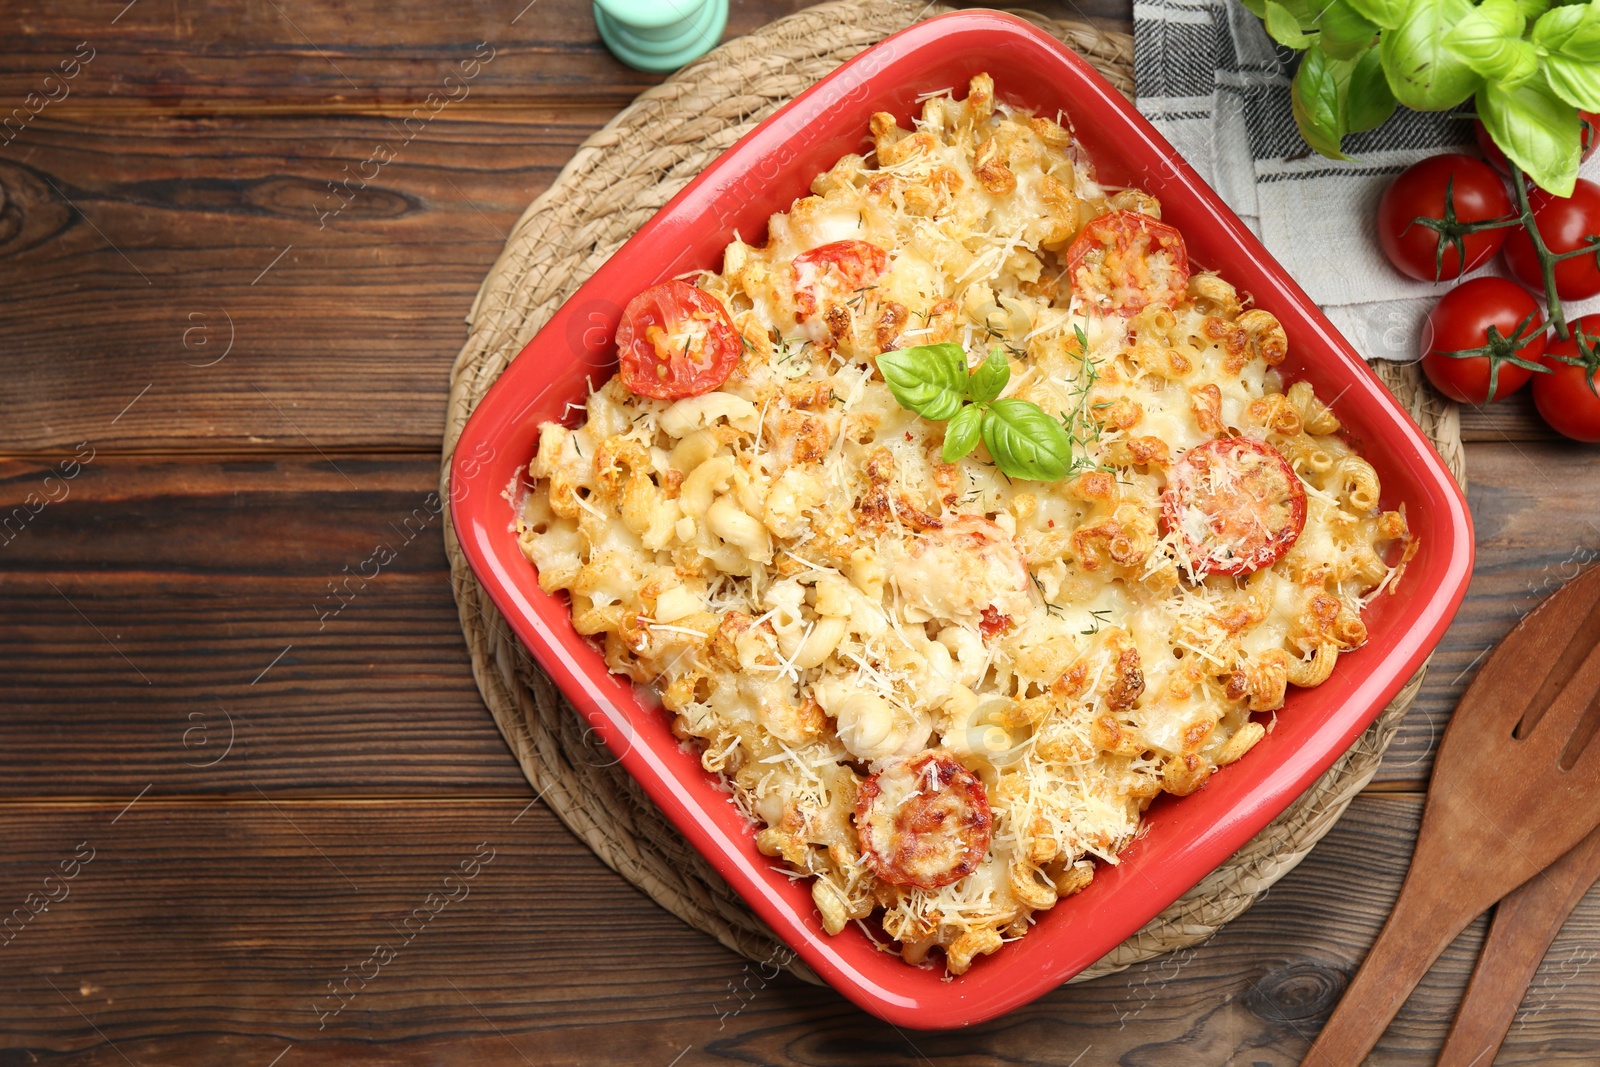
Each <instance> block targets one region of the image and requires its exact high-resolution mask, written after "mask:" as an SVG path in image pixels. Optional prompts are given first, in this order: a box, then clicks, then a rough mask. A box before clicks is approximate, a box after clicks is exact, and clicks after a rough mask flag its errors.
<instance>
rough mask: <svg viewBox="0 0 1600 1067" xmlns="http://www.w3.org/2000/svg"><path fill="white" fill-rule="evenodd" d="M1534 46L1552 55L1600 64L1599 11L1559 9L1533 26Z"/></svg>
mask: <svg viewBox="0 0 1600 1067" xmlns="http://www.w3.org/2000/svg"><path fill="white" fill-rule="evenodd" d="M1533 43H1534V44H1535V45H1537V46H1538V47H1540V48H1542V49H1544V50H1545V52H1547V53H1549V54H1550V55H1552V56H1553V55H1558V54H1559V55H1561V56H1563V57H1565V58H1567V59H1576V60H1580V61H1582V62H1588V63H1600V8H1597V7H1595V5H1594V4H1592V3H1589V4H1584V5H1582V6H1581V7H1558V8H1556V9H1555V10H1553V11H1550V12H1548V13H1547V14H1545V15H1544V16H1543V17H1542V18H1540V19H1539V21H1538V22H1536V23H1534V24H1533Z"/></svg>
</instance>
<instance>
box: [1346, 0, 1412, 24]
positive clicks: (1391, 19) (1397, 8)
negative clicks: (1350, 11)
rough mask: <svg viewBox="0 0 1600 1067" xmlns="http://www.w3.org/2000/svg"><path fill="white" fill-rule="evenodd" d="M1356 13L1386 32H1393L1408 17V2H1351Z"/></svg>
mask: <svg viewBox="0 0 1600 1067" xmlns="http://www.w3.org/2000/svg"><path fill="white" fill-rule="evenodd" d="M1349 2H1350V6H1351V7H1353V8H1355V9H1356V13H1357V14H1359V15H1361V16H1362V17H1363V18H1365V19H1367V20H1368V21H1370V22H1373V23H1376V24H1377V25H1378V26H1379V27H1381V28H1383V29H1385V30H1392V29H1394V28H1395V27H1396V26H1398V25H1400V23H1401V21H1402V20H1403V19H1404V18H1405V17H1406V6H1407V2H1406V0H1349Z"/></svg>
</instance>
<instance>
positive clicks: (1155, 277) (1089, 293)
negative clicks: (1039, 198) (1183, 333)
mask: <svg viewBox="0 0 1600 1067" xmlns="http://www.w3.org/2000/svg"><path fill="white" fill-rule="evenodd" d="M1067 277H1068V278H1070V279H1072V288H1073V291H1074V292H1076V293H1077V294H1078V295H1079V296H1081V297H1082V298H1083V300H1084V302H1085V303H1087V304H1088V305H1089V307H1091V308H1094V309H1095V310H1097V311H1102V312H1113V311H1114V312H1116V313H1117V314H1119V315H1135V314H1138V312H1139V310H1140V309H1141V308H1143V307H1144V306H1145V305H1147V304H1176V303H1177V302H1178V301H1179V300H1180V299H1182V297H1183V294H1184V291H1185V290H1186V289H1187V288H1188V287H1189V250H1188V249H1187V248H1186V247H1185V246H1184V243H1183V235H1182V234H1180V233H1179V232H1178V231H1177V230H1175V229H1173V228H1172V227H1171V226H1168V225H1166V224H1165V223H1163V222H1160V221H1158V220H1156V219H1153V218H1151V217H1150V216H1149V215H1142V214H1140V213H1139V212H1137V211H1113V212H1111V213H1110V214H1107V215H1101V216H1100V217H1099V218H1097V219H1092V220H1091V221H1090V222H1089V225H1087V226H1085V227H1084V228H1083V232H1082V233H1080V234H1078V238H1077V240H1075V241H1073V242H1072V246H1071V247H1070V248H1068V249H1067Z"/></svg>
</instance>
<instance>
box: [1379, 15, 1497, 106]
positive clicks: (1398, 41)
mask: <svg viewBox="0 0 1600 1067" xmlns="http://www.w3.org/2000/svg"><path fill="white" fill-rule="evenodd" d="M1471 13H1472V2H1471V0H1411V3H1410V4H1409V5H1408V6H1407V8H1406V12H1405V18H1404V19H1403V20H1402V21H1401V22H1400V24H1399V25H1398V26H1397V27H1395V28H1394V29H1391V30H1390V31H1389V32H1388V33H1386V34H1384V35H1383V41H1382V43H1381V44H1380V45H1379V46H1378V47H1379V48H1380V49H1381V53H1382V56H1383V72H1384V74H1385V75H1387V76H1388V79H1389V88H1390V89H1392V90H1394V96H1395V99H1396V100H1398V101H1400V103H1402V104H1404V105H1405V106H1406V107H1409V108H1411V109H1413V110H1416V111H1444V110H1446V109H1448V108H1452V107H1455V106H1456V105H1457V104H1459V103H1461V101H1463V100H1465V99H1466V98H1467V97H1469V96H1471V95H1472V94H1473V92H1474V91H1475V90H1476V89H1477V88H1478V86H1479V85H1481V84H1483V79H1482V77H1480V76H1479V74H1478V72H1477V71H1475V70H1473V69H1472V68H1471V67H1470V66H1468V65H1467V63H1466V61H1465V60H1464V59H1462V57H1461V56H1460V55H1459V54H1457V53H1456V52H1455V50H1454V49H1452V48H1450V47H1449V46H1447V45H1446V44H1445V43H1444V38H1445V35H1446V34H1447V33H1449V32H1450V30H1451V29H1452V28H1453V27H1455V25H1456V24H1457V23H1459V22H1461V21H1462V20H1463V19H1465V18H1466V17H1467V16H1468V15H1469V14H1471ZM1374 21H1377V20H1374ZM1380 25H1381V23H1380Z"/></svg>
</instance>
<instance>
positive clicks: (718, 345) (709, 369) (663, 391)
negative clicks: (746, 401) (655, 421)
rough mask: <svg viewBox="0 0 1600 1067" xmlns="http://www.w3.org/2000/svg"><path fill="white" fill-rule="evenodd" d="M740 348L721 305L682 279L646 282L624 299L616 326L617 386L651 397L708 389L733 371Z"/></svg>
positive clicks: (673, 396) (669, 397) (670, 397)
mask: <svg viewBox="0 0 1600 1067" xmlns="http://www.w3.org/2000/svg"><path fill="white" fill-rule="evenodd" d="M742 347H743V346H742V345H741V344H740V343H739V333H738V331H737V330H735V329H734V328H733V323H732V322H731V321H730V320H729V319H728V312H727V310H726V309H724V308H723V306H722V303H721V302H720V301H719V300H717V298H716V297H714V296H712V295H711V294H710V293H707V292H705V291H704V290H701V289H696V288H695V287H694V286H692V285H690V284H689V283H688V282H681V281H670V282H662V283H661V284H660V285H652V286H651V287H650V288H648V289H646V290H645V291H644V292H642V293H640V294H639V295H638V296H636V297H634V298H633V299H632V300H630V301H628V306H627V307H625V308H623V309H622V324H621V325H619V326H618V327H617V354H618V356H619V358H620V359H621V361H622V384H623V385H624V386H626V387H627V389H628V391H629V392H630V393H636V394H638V395H639V396H648V397H654V398H655V399H657V400H678V399H681V398H682V397H686V396H699V395H700V394H701V393H709V392H711V390H713V389H715V388H717V387H718V386H720V385H721V384H722V383H723V382H725V381H727V380H728V375H730V374H732V373H733V368H734V367H735V366H736V365H738V362H739V352H740V349H741V348H742Z"/></svg>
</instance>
